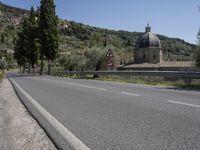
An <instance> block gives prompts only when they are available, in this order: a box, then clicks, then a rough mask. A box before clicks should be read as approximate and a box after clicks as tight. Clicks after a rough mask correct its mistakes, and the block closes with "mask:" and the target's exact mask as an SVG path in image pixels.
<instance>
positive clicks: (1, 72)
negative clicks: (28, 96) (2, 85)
mask: <svg viewBox="0 0 200 150" xmlns="http://www.w3.org/2000/svg"><path fill="white" fill-rule="evenodd" d="M3 76H4V73H3V71H1V70H0V81H1V80H2V79H3Z"/></svg>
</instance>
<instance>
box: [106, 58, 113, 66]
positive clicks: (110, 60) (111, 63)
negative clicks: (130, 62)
mask: <svg viewBox="0 0 200 150" xmlns="http://www.w3.org/2000/svg"><path fill="white" fill-rule="evenodd" d="M106 65H107V67H110V66H113V62H112V59H111V58H109V59H108V60H107V63H106Z"/></svg>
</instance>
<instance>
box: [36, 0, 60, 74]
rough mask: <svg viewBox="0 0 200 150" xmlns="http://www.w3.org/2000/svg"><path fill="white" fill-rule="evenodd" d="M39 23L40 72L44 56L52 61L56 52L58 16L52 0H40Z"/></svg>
mask: <svg viewBox="0 0 200 150" xmlns="http://www.w3.org/2000/svg"><path fill="white" fill-rule="evenodd" d="M39 25H40V44H41V48H40V55H41V72H42V71H43V59H44V56H45V57H46V58H47V60H51V61H53V60H55V58H56V55H57V53H58V40H59V37H58V17H57V16H56V12H55V4H54V0H41V6H40V23H39ZM49 69H50V68H49Z"/></svg>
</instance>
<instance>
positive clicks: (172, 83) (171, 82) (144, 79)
mask: <svg viewBox="0 0 200 150" xmlns="http://www.w3.org/2000/svg"><path fill="white" fill-rule="evenodd" d="M64 77H69V78H74V79H87V80H99V81H111V82H122V83H133V84H145V85H156V86H163V87H169V88H179V89H188V90H190V89H196V90H200V80H199V79H193V80H192V81H191V83H190V84H189V80H187V79H179V78H167V77H155V76H117V75H115V76H113V75H112V76H109V75H107V76H105V75H104V76H99V77H98V78H94V76H92V75H87V76H80V75H65V76H64Z"/></svg>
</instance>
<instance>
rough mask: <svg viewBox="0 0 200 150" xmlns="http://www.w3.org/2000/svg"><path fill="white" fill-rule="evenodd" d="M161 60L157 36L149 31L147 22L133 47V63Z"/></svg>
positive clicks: (161, 54) (160, 48)
mask: <svg viewBox="0 0 200 150" xmlns="http://www.w3.org/2000/svg"><path fill="white" fill-rule="evenodd" d="M162 61H163V53H162V46H161V42H160V40H159V38H158V37H157V36H156V35H155V34H154V33H152V32H151V27H150V26H149V24H148V25H147V27H146V28H145V33H144V34H143V35H141V36H140V37H139V38H138V40H137V42H136V47H135V55H134V63H152V64H157V63H161V62H162Z"/></svg>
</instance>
